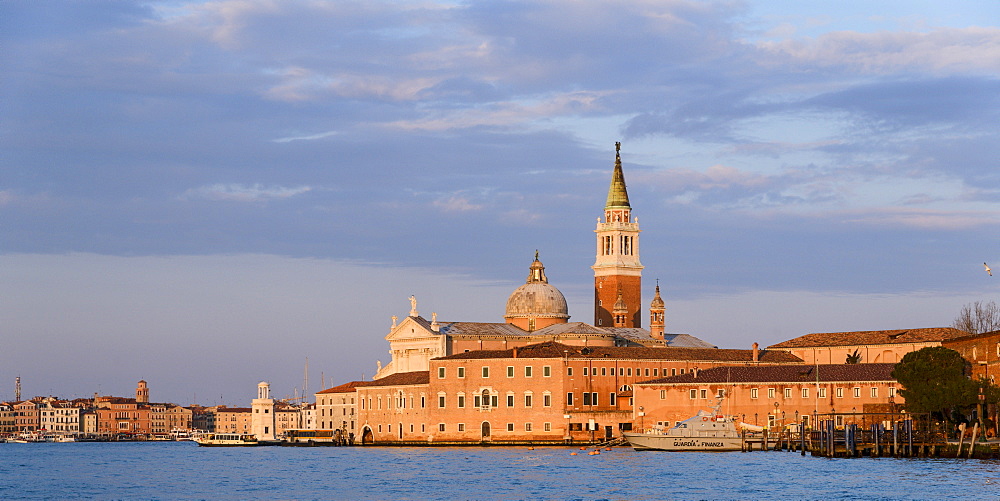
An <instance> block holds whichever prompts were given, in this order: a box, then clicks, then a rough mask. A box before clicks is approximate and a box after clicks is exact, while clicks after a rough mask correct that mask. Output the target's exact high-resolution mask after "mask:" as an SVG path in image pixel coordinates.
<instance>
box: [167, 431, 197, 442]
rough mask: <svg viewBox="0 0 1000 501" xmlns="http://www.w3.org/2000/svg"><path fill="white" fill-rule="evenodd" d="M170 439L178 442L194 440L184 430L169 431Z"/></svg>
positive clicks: (189, 432) (189, 433) (188, 432)
mask: <svg viewBox="0 0 1000 501" xmlns="http://www.w3.org/2000/svg"><path fill="white" fill-rule="evenodd" d="M170 437H171V438H172V439H173V440H176V441H178V442H186V441H193V440H194V436H193V435H192V434H191V431H190V430H186V429H184V428H174V429H172V430H170Z"/></svg>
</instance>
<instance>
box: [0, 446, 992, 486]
mask: <svg viewBox="0 0 1000 501" xmlns="http://www.w3.org/2000/svg"><path fill="white" fill-rule="evenodd" d="M571 452H577V453H579V454H578V455H576V456H572V455H570V453H571ZM943 497H949V498H969V499H971V498H980V499H981V498H1000V462H997V461H979V460H952V459H890V458H881V459H868V458H865V459H821V458H813V457H811V456H806V457H802V456H800V455H798V454H795V453H788V452H753V453H739V452H732V453H696V452H688V453H664V452H634V451H632V450H630V449H625V448H617V449H615V450H613V451H611V452H602V454H601V455H599V456H589V455H587V454H586V452H584V451H579V450H578V449H568V448H547V447H542V448H537V449H535V450H533V451H529V450H527V449H526V448H478V447H477V448H379V447H372V448H361V447H315V448H300V447H257V448H250V447H239V448H214V447H198V446H196V445H195V444H193V443H191V442H146V443H142V442H139V443H68V444H0V499H81V498H83V499H387V500H397V499H443V500H455V499H559V500H577V499H579V500H598V499H609V500H611V499H623V500H624V499H628V500H642V499H651V500H652V499H773V498H785V499H817V498H823V499H831V498H847V499H849V498H855V499H933V498H943Z"/></svg>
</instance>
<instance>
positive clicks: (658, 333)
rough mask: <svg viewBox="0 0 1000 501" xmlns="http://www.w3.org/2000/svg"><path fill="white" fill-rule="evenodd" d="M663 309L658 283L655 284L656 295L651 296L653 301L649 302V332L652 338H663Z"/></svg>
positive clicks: (664, 309) (664, 308)
mask: <svg viewBox="0 0 1000 501" xmlns="http://www.w3.org/2000/svg"><path fill="white" fill-rule="evenodd" d="M665 311H666V307H665V306H664V304H663V298H661V297H660V284H656V295H654V296H653V302H652V303H650V304H649V334H650V335H651V336H653V339H663V323H664V316H665V315H664V312H665Z"/></svg>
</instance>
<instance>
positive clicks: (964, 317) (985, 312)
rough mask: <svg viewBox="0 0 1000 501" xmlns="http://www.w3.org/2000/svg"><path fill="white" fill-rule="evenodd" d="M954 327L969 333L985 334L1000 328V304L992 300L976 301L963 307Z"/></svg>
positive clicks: (953, 323) (953, 324)
mask: <svg viewBox="0 0 1000 501" xmlns="http://www.w3.org/2000/svg"><path fill="white" fill-rule="evenodd" d="M951 326H952V327H954V328H956V329H958V330H962V331H965V332H968V333H969V334H985V333H987V332H993V331H996V330H1000V306H997V304H996V303H994V302H993V301H990V302H988V303H984V302H982V301H976V302H975V303H970V304H967V305H965V306H963V307H962V311H960V312H959V313H958V316H957V317H955V321H954V322H952V324H951Z"/></svg>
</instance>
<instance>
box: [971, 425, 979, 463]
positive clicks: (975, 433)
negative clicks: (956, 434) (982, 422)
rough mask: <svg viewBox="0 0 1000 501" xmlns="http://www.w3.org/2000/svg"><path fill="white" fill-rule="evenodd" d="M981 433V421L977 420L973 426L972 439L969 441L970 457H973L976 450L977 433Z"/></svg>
mask: <svg viewBox="0 0 1000 501" xmlns="http://www.w3.org/2000/svg"><path fill="white" fill-rule="evenodd" d="M978 433H979V423H978V422H977V423H976V424H974V425H973V426H972V440H970V441H969V459H972V453H973V452H975V451H976V435H977V434H978Z"/></svg>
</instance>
